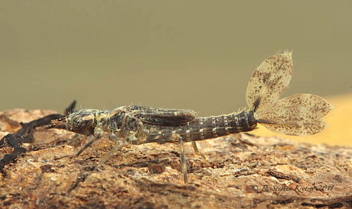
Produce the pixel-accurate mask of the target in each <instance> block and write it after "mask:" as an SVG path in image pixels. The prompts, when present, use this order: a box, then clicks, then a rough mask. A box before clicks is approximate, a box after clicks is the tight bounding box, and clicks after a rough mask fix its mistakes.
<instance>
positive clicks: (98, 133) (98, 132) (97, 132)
mask: <svg viewBox="0 0 352 209" xmlns="http://www.w3.org/2000/svg"><path fill="white" fill-rule="evenodd" d="M103 134H104V131H103V130H102V129H101V128H98V127H95V129H94V137H93V139H91V140H90V141H89V142H88V143H87V144H85V145H84V146H83V147H82V148H81V149H80V150H79V151H78V152H77V153H76V154H75V155H74V157H78V156H79V155H80V154H82V152H83V151H84V150H86V149H87V148H88V147H90V146H91V145H92V144H93V143H94V142H95V141H96V140H98V139H100V138H101V136H102V135H103Z"/></svg>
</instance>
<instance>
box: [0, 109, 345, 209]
mask: <svg viewBox="0 0 352 209" xmlns="http://www.w3.org/2000/svg"><path fill="white" fill-rule="evenodd" d="M49 113H52V112H46V111H24V110H21V109H16V110H13V111H6V112H1V113H0V129H1V130H0V138H2V137H3V136H5V135H6V134H7V133H14V132H15V131H16V130H18V129H19V128H20V125H19V123H18V122H20V121H27V122H28V121H30V120H34V119H37V118H39V117H42V116H44V115H47V114H49ZM73 135H74V134H73V133H71V132H68V131H65V130H58V129H52V130H45V131H37V132H36V133H35V134H34V139H35V141H34V142H33V143H27V144H23V145H22V146H23V147H25V148H26V149H27V150H28V151H27V152H26V153H25V154H24V155H22V156H21V157H19V158H18V159H17V161H16V162H15V163H13V164H11V165H7V166H6V167H5V169H4V174H3V175H2V176H1V183H0V184H1V185H0V206H1V207H2V208H112V207H115V208H127V207H128V208H181V207H182V208H239V207H244V208H252V207H256V208H268V207H269V208H281V207H286V208H297V207H307V208H310V207H324V206H326V207H330V208H341V207H352V160H351V156H352V148H348V147H339V146H327V145H311V144H302V143H297V142H294V141H291V140H287V139H282V138H277V137H257V136H249V135H245V134H242V135H241V141H239V140H237V139H236V137H235V136H230V137H224V138H217V139H213V140H207V141H204V142H200V143H198V144H199V147H200V150H201V152H202V153H203V154H205V155H206V157H207V158H208V159H207V160H202V158H201V157H199V156H195V155H194V154H193V150H192V147H191V145H187V147H186V153H187V163H188V171H189V181H190V182H191V183H190V184H186V185H185V184H184V183H183V175H182V173H181V172H180V162H179V146H178V144H162V145H160V144H155V143H152V144H144V145H140V146H131V147H130V148H124V149H123V150H122V152H121V153H120V154H119V155H117V156H115V157H112V158H110V159H109V161H108V162H107V163H106V164H105V165H104V166H103V167H102V168H100V169H98V170H97V171H94V172H92V171H91V169H92V167H93V166H94V165H96V164H97V163H98V162H99V160H100V158H101V157H102V156H103V155H104V154H106V152H107V150H109V149H110V146H111V143H110V142H109V141H108V140H107V139H103V140H101V143H99V144H95V145H93V146H92V147H91V148H88V149H87V150H86V151H85V152H84V153H82V154H81V155H80V156H79V157H78V158H74V159H70V156H72V155H74V154H75V153H76V152H77V151H78V150H79V148H80V147H81V146H83V145H84V144H85V143H86V142H87V139H86V137H83V136H80V138H79V139H80V140H78V141H79V142H77V143H75V144H73V145H72V146H70V145H67V144H66V142H67V140H69V139H70V138H72V137H73ZM11 151H12V150H11V148H9V147H3V148H1V153H0V158H3V156H4V155H5V154H8V153H10V152H11ZM89 173H90V175H88V174H89ZM87 175H88V176H87Z"/></svg>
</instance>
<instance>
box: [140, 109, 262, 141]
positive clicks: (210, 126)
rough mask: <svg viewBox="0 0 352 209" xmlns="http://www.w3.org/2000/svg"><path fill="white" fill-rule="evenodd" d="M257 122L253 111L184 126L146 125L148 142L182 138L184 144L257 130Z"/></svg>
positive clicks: (204, 119) (198, 121)
mask: <svg viewBox="0 0 352 209" xmlns="http://www.w3.org/2000/svg"><path fill="white" fill-rule="evenodd" d="M256 126H257V122H256V120H255V118H254V115H253V112H252V111H243V112H241V113H239V114H234V113H233V114H228V115H219V116H210V117H199V118H196V119H194V120H193V121H191V122H188V123H187V124H186V125H184V126H155V125H145V127H144V128H145V130H147V133H146V141H144V142H143V143H149V142H178V141H179V137H178V136H181V137H182V140H183V141H184V142H190V141H200V140H205V139H212V138H217V137H220V136H226V135H229V134H232V133H240V132H246V131H251V130H253V129H255V128H256Z"/></svg>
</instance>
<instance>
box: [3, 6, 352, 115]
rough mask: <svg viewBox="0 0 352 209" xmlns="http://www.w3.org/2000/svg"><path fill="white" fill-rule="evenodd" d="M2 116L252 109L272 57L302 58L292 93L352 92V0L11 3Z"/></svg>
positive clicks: (5, 26)
mask: <svg viewBox="0 0 352 209" xmlns="http://www.w3.org/2000/svg"><path fill="white" fill-rule="evenodd" d="M0 26H1V33H0V41H1V45H0V46H1V47H0V76H1V81H0V89H1V90H0V93H1V102H0V110H4V109H13V108H26V109H52V110H57V111H59V112H62V111H63V110H64V109H65V108H66V107H67V106H68V105H69V104H70V103H71V102H72V101H73V100H74V99H76V100H77V101H78V107H79V108H99V109H113V108H115V107H117V106H122V105H127V104H131V103H133V104H138V105H146V106H157V107H165V108H183V109H193V110H195V111H197V112H198V113H199V115H200V116H206V115H215V114H222V113H229V112H231V111H237V110H238V109H239V108H244V107H246V103H245V90H246V88H247V82H248V80H249V78H250V76H251V75H252V73H253V71H254V69H255V68H256V67H257V66H258V65H259V64H260V63H261V62H262V61H263V60H264V59H265V58H267V57H269V56H271V55H273V54H276V53H278V52H283V51H284V50H293V51H294V53H293V60H294V66H295V69H294V74H293V79H292V80H291V84H290V86H289V88H288V89H287V90H286V92H285V95H286V96H287V95H291V94H295V93H314V94H318V95H321V96H324V97H325V96H329V95H336V94H343V93H351V92H352V69H351V64H352V56H351V55H352V52H351V51H352V1H351V0H345V1H343V0H340V1H331V0H329V1H327V0H326V1H322V0H314V1H312V0H310V1H307V0H295V1H284V0H275V1H273V0H270V1H241V2H238V1H208V0H206V1H188V0H187V1H185V0H178V1H161V0H160V1H152V0H151V1H120V0H117V1H92V0H84V1H83V0H75V1H44V0H41V1H39V0H38V1H1V2H0Z"/></svg>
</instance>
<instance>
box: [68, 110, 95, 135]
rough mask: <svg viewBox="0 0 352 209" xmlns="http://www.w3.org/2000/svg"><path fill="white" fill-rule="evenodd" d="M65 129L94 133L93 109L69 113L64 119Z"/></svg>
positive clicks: (86, 133)
mask: <svg viewBox="0 0 352 209" xmlns="http://www.w3.org/2000/svg"><path fill="white" fill-rule="evenodd" d="M66 125H67V129H69V130H70V131H73V132H76V133H81V134H84V135H91V134H93V133H94V127H95V114H94V110H91V109H83V110H79V111H77V112H74V113H71V114H70V115H69V116H68V117H67V119H66Z"/></svg>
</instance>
